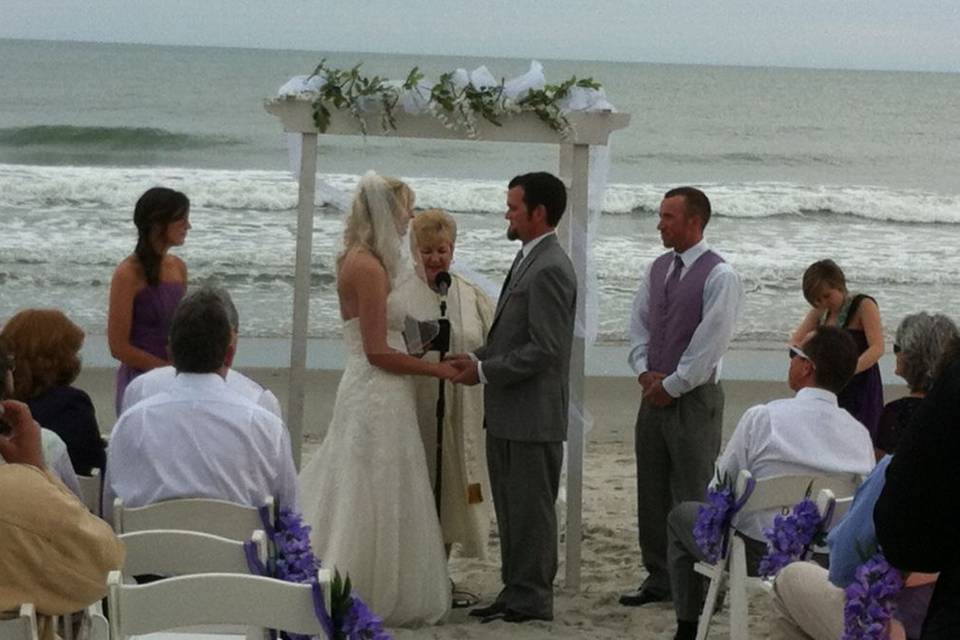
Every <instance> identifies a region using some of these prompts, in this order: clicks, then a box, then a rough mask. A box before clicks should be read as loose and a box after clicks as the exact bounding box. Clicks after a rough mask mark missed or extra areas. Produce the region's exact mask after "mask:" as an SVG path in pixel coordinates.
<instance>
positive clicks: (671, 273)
mask: <svg viewBox="0 0 960 640" xmlns="http://www.w3.org/2000/svg"><path fill="white" fill-rule="evenodd" d="M710 210H711V208H710V200H709V199H708V198H707V196H706V195H705V194H704V193H703V192H702V191H700V190H699V189H695V188H693V187H679V188H677V189H672V190H670V191H668V192H667V193H666V195H664V197H663V201H662V202H661V203H660V221H659V223H658V224H657V230H658V231H660V237H661V239H662V240H663V246H664V247H667V248H668V249H671V251H669V252H667V253H664V254H663V255H661V256H660V257H659V258H657V259H656V260H654V261H653V263H652V264H651V265H650V266H649V267H648V268H647V271H646V273H645V274H644V276H643V277H642V278H641V280H640V287H639V289H638V290H637V293H636V296H635V297H634V300H633V313H632V315H631V317H630V354H629V356H628V360H629V362H630V366H631V367H632V368H633V370H634V372H635V373H636V374H637V376H638V377H637V381H638V382H639V384H640V387H641V389H642V394H643V397H642V400H641V404H640V410H639V412H638V414H637V423H636V427H635V432H634V434H635V450H636V456H637V520H638V522H637V529H638V537H639V542H640V552H641V554H642V555H643V565H644V567H645V568H646V570H647V574H648V575H647V578H646V580H644V582H643V584H641V585H640V587H639V589H637V591H634V592H631V593H628V594H625V595H623V596H621V597H620V604H622V605H624V606H631V607H638V606H641V605H644V604H646V603H648V602H660V601H667V600H670V599H671V593H670V575H669V572H668V569H667V557H666V556H667V514H668V513H669V512H670V510H671V509H672V508H673V507H674V506H676V505H677V504H679V503H680V502H684V501H698V500H699V501H702V500H703V498H704V488H705V487H706V486H707V484H709V482H710V479H711V477H712V475H713V465H714V461H715V460H716V458H717V454H718V453H719V452H720V430H721V426H722V422H723V390H722V389H721V388H720V383H719V373H720V359H721V357H722V356H723V354H724V353H725V352H726V350H727V347H728V346H729V345H730V340H731V338H732V337H733V331H734V325H735V324H736V320H737V317H738V315H739V313H740V309H741V308H742V306H743V286H742V285H741V283H740V278H739V276H737V274H736V272H735V271H734V270H733V268H732V267H731V266H730V265H729V264H727V263H726V262H725V261H724V259H723V258H722V257H720V255H719V254H717V253H716V252H714V251H712V250H711V249H710V247H709V246H708V245H707V242H706V241H705V240H704V239H703V230H704V228H705V227H706V226H707V223H708V222H709V221H710Z"/></svg>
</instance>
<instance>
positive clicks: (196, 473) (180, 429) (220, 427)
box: [103, 373, 297, 521]
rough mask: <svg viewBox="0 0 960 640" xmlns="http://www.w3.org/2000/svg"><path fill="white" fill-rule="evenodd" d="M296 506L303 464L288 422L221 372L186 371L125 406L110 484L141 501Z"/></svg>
mask: <svg viewBox="0 0 960 640" xmlns="http://www.w3.org/2000/svg"><path fill="white" fill-rule="evenodd" d="M270 496H273V497H274V498H275V499H276V501H277V504H278V505H279V506H281V507H288V508H291V509H296V508H297V472H296V469H295V468H294V465H293V455H292V453H291V449H290V436H289V434H288V433H287V430H286V428H285V427H284V426H283V422H282V421H281V420H280V418H278V417H277V416H275V415H273V414H272V413H270V412H269V411H267V410H266V409H264V408H263V407H260V406H258V405H256V404H254V403H253V402H251V401H250V400H248V399H247V398H244V397H243V396H241V395H240V394H238V393H237V392H236V391H234V390H232V389H230V388H229V387H228V386H227V384H226V382H225V381H224V379H223V378H222V377H220V376H219V375H217V374H215V373H180V374H178V375H177V376H176V378H175V380H174V383H173V385H172V387H171V388H170V390H169V391H163V392H160V393H158V394H156V395H154V396H151V397H149V398H147V399H145V400H143V401H141V402H139V403H137V404H135V405H134V406H132V407H131V408H130V409H129V410H128V411H126V412H124V414H123V415H122V416H120V419H119V420H118V421H117V424H116V425H115V426H114V427H113V432H112V433H111V437H110V446H109V447H108V449H107V470H106V476H105V478H104V486H103V513H104V519H105V520H108V521H109V520H110V518H111V517H112V516H111V514H112V512H113V499H114V497H119V498H120V499H121V500H123V502H124V505H126V506H130V507H140V506H144V505H147V504H152V503H154V502H159V501H162V500H170V499H173V498H216V499H220V500H228V501H230V502H237V503H240V504H245V505H250V506H257V507H259V506H261V505H263V504H264V503H265V502H266V499H267V498H268V497H270Z"/></svg>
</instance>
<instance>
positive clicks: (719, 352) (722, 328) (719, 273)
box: [627, 240, 743, 398]
mask: <svg viewBox="0 0 960 640" xmlns="http://www.w3.org/2000/svg"><path fill="white" fill-rule="evenodd" d="M709 249H710V247H709V246H708V245H707V241H706V240H701V241H700V242H698V243H697V244H695V245H693V246H692V247H690V248H689V249H687V250H686V251H684V252H683V253H681V254H679V255H680V259H681V260H682V261H683V271H681V272H680V279H681V280H682V279H683V278H684V277H686V274H687V273H688V272H689V270H690V267H691V266H692V265H693V263H694V262H696V261H697V258H699V257H700V256H702V255H703V254H704V253H706V252H707V251H708V250H709ZM652 268H653V263H652V262H651V263H650V265H649V266H647V270H646V271H645V272H644V275H643V277H642V278H640V286H639V288H638V289H637V293H636V295H635V296H634V297H633V311H632V313H631V314H630V353H629V355H628V356H627V361H628V362H629V363H630V366H631V367H632V368H633V371H634V373H636V374H637V375H638V376H639V375H640V374H642V373H644V372H645V371H648V369H647V347H648V345H649V343H650V327H649V307H650V270H651V269H652ZM673 269H674V265H673V263H672V262H671V263H670V268H668V269H667V274H666V277H667V278H669V277H670V274H671V273H673ZM664 282H666V280H664ZM662 284H663V283H657V285H658V286H660V285H662ZM742 310H743V285H742V284H741V282H740V276H738V275H737V272H736V271H734V270H733V267H731V266H730V264H729V263H727V262H721V263H719V264H717V265H716V266H715V267H714V268H713V269H711V271H710V273H709V275H707V279H706V281H705V282H704V284H703V317H702V319H701V320H700V324H699V325H698V326H697V329H696V331H694V333H693V337H692V338H690V344H689V345H687V348H686V350H685V351H684V352H683V355H682V356H681V357H680V362H679V363H678V364H677V370H676V371H672V372H671V371H663V372H661V373H669V374H670V375H668V376H667V377H666V378H664V380H663V389H664V391H666V392H667V393H669V394H670V395H671V396H673V397H674V398H679V397H680V396H682V395H683V394H685V393H687V392H688V391H690V390H691V389H694V388H696V387H699V386H700V385H701V384H703V383H705V382H709V381H710V380H711V375H712V374H713V372H714V370H716V374H717V377H716V379H719V375H720V361H721V358H722V357H723V354H724V353H726V351H727V348H728V347H729V346H730V340H731V339H732V338H733V332H734V329H736V324H737V318H739V317H740V313H741V311H742Z"/></svg>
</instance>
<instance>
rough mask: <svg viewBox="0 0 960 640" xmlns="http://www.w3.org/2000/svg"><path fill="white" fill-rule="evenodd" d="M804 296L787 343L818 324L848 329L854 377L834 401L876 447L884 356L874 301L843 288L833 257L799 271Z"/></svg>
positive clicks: (802, 335) (881, 401)
mask: <svg viewBox="0 0 960 640" xmlns="http://www.w3.org/2000/svg"><path fill="white" fill-rule="evenodd" d="M803 297H804V298H806V299H807V302H809V303H810V306H811V309H810V311H809V312H808V313H807V315H806V317H804V319H803V322H801V323H800V326H799V327H797V329H796V331H794V332H793V335H792V336H791V337H790V343H791V344H800V343H801V342H802V341H803V339H804V338H805V337H806V335H807V334H808V333H810V332H811V331H813V330H815V329H816V328H817V327H818V326H820V325H832V326H835V327H841V328H843V329H846V330H847V331H848V332H849V333H850V335H851V336H852V337H853V339H854V341H855V342H856V343H857V347H858V348H859V350H860V357H859V358H858V359H857V369H856V374H855V375H854V376H853V380H851V381H850V383H849V384H847V386H846V388H845V389H844V390H843V391H841V392H840V394H839V395H838V396H837V401H838V403H839V404H840V406H841V407H842V408H844V409H846V410H847V411H849V412H850V415H852V416H853V417H854V418H856V419H857V420H859V421H860V422H861V423H862V424H863V426H865V427H866V428H867V431H869V432H870V438H871V440H873V443H874V447H876V446H877V444H878V443H877V430H878V427H879V423H880V414H881V413H882V412H883V383H882V381H881V379H880V367H879V366H878V364H877V363H878V361H879V360H880V356H882V355H883V325H882V324H881V323H880V309H879V308H878V307H877V302H876V301H875V300H874V299H873V298H872V297H870V296H868V295H865V294H862V293H859V294H852V293H850V292H849V291H847V281H846V278H845V277H844V274H843V271H842V270H841V269H840V267H839V266H837V263H836V262H834V261H833V260H818V261H817V262H814V263H813V264H811V265H810V266H809V267H807V270H806V271H804V273H803Z"/></svg>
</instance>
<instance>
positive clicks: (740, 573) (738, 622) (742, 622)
mask: <svg viewBox="0 0 960 640" xmlns="http://www.w3.org/2000/svg"><path fill="white" fill-rule="evenodd" d="M749 639H750V625H749V621H748V620H747V551H746V546H745V545H744V543H743V540H741V539H740V538H739V537H738V536H733V540H731V541H730V640H749Z"/></svg>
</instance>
